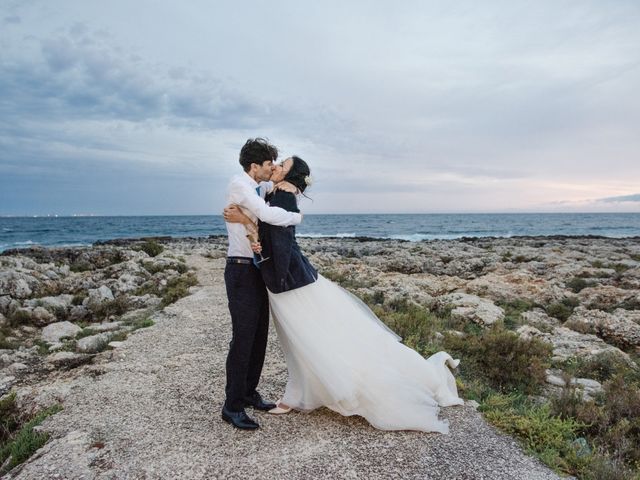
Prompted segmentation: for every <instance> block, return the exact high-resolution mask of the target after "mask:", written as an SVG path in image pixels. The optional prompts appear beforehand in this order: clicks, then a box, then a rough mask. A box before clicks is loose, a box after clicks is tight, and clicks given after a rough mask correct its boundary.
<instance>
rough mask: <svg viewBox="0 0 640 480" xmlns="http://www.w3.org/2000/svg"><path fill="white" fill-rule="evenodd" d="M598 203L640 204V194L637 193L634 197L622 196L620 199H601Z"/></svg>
mask: <svg viewBox="0 0 640 480" xmlns="http://www.w3.org/2000/svg"><path fill="white" fill-rule="evenodd" d="M597 201H598V202H605V203H619V202H640V193H636V194H633V195H622V196H619V197H606V198H599V199H598V200H597Z"/></svg>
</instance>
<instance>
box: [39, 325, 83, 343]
mask: <svg viewBox="0 0 640 480" xmlns="http://www.w3.org/2000/svg"><path fill="white" fill-rule="evenodd" d="M81 331H82V329H81V328H80V327H79V326H77V325H75V324H73V323H71V322H68V321H64V322H56V323H52V324H51V325H47V326H46V327H44V328H43V329H42V339H43V340H44V341H45V342H47V343H50V344H57V343H58V342H60V339H62V338H64V337H70V338H73V337H75V336H76V335H77V334H78V333H79V332H81Z"/></svg>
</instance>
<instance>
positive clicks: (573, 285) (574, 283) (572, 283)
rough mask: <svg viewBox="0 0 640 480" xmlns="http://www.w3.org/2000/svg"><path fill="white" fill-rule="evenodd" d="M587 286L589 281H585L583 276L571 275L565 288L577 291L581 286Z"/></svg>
mask: <svg viewBox="0 0 640 480" xmlns="http://www.w3.org/2000/svg"><path fill="white" fill-rule="evenodd" d="M588 286H589V282H587V281H586V280H585V279H584V278H581V277H573V278H572V279H571V280H569V281H568V282H567V288H569V289H571V291H572V292H573V293H578V292H579V291H580V290H582V289H583V288H586V287H588Z"/></svg>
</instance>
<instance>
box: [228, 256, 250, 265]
mask: <svg viewBox="0 0 640 480" xmlns="http://www.w3.org/2000/svg"><path fill="white" fill-rule="evenodd" d="M227 263H241V264H243V265H251V264H252V263H253V259H252V258H247V257H227Z"/></svg>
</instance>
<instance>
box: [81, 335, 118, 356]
mask: <svg viewBox="0 0 640 480" xmlns="http://www.w3.org/2000/svg"><path fill="white" fill-rule="evenodd" d="M111 336H112V334H111V333H99V334H97V335H91V336H89V337H84V338H81V339H80V340H78V343H77V345H76V350H77V351H78V352H81V353H96V352H99V351H101V350H103V349H104V347H106V346H107V344H108V343H109V339H110V338H111Z"/></svg>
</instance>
